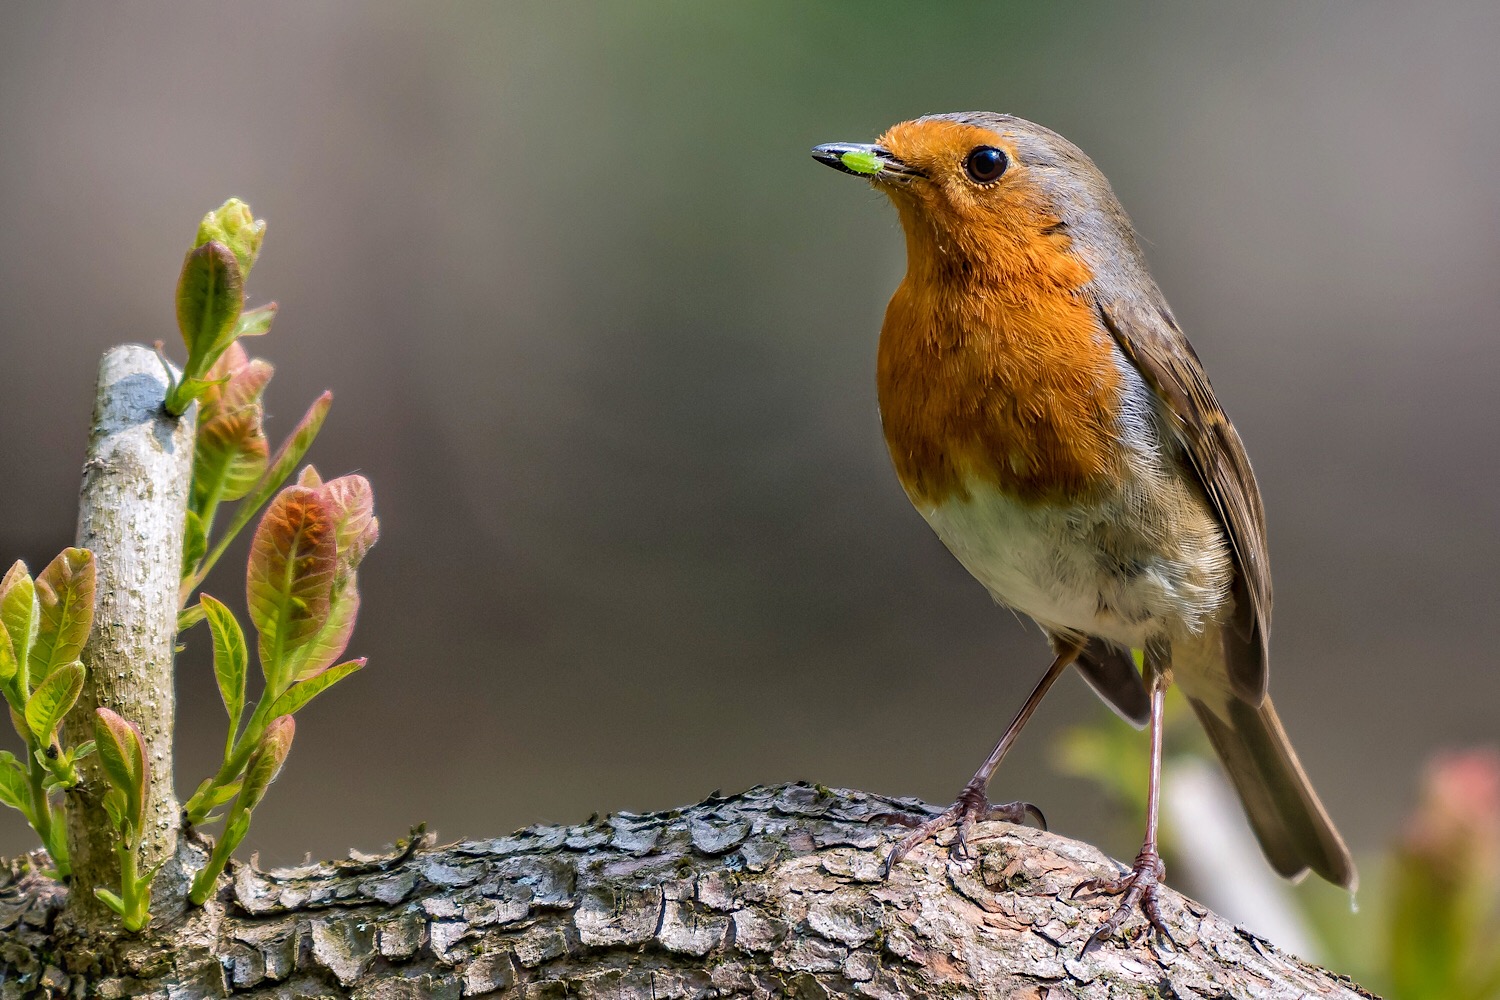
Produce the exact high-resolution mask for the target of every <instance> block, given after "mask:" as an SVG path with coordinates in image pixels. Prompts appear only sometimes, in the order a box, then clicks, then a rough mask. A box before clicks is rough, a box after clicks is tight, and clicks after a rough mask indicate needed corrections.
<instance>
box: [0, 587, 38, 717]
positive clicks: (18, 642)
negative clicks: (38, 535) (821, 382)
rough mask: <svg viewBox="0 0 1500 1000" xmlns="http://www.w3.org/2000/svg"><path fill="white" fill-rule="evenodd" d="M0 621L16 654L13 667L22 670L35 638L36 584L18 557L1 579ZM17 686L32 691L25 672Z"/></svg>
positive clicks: (26, 691) (28, 657)
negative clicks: (3, 624)
mask: <svg viewBox="0 0 1500 1000" xmlns="http://www.w3.org/2000/svg"><path fill="white" fill-rule="evenodd" d="M0 621H3V622H4V623H5V631H6V633H7V634H8V635H9V636H10V642H11V651H12V652H13V653H14V654H15V658H16V667H17V669H18V670H21V669H22V668H24V667H25V666H26V662H27V660H29V659H30V657H31V643H32V641H33V640H34V639H35V638H36V630H37V623H38V616H37V611H36V584H35V583H34V582H33V581H32V579H31V574H30V573H28V572H26V564H25V563H23V562H21V561H20V560H17V561H16V563H15V565H13V566H11V568H10V570H9V571H8V572H7V573H6V574H5V579H3V580H0ZM16 688H17V690H19V691H20V693H21V696H22V697H25V696H26V695H27V694H29V693H30V692H31V687H30V684H29V683H28V680H27V678H26V676H24V675H23V676H21V677H20V678H19V679H18V681H17V683H16Z"/></svg>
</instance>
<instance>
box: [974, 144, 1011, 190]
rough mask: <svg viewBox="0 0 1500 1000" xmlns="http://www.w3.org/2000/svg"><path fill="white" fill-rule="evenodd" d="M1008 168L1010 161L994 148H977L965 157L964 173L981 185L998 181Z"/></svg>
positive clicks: (1001, 151) (1003, 153)
mask: <svg viewBox="0 0 1500 1000" xmlns="http://www.w3.org/2000/svg"><path fill="white" fill-rule="evenodd" d="M1008 166H1010V159H1009V158H1008V157H1007V156H1006V155H1005V152H1004V151H1003V150H999V149H996V148H995V147H994V146H975V147H974V148H973V149H971V150H970V151H969V155H968V156H966V157H964V171H965V172H966V173H967V174H968V175H969V177H970V178H971V179H973V180H975V181H977V182H978V183H980V184H988V183H989V182H990V181H998V180H999V179H1000V175H1001V174H1003V173H1005V168H1006V167H1008Z"/></svg>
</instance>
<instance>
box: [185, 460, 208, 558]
mask: <svg viewBox="0 0 1500 1000" xmlns="http://www.w3.org/2000/svg"><path fill="white" fill-rule="evenodd" d="M194 485H195V486H196V482H195V483H194ZM207 551H208V533H207V532H205V531H204V530H203V518H201V517H199V516H198V512H197V511H196V510H189V511H188V512H187V518H186V520H185V521H184V522H183V525H182V575H183V577H184V578H186V577H189V576H191V575H192V573H193V570H195V569H197V568H198V561H199V560H200V559H202V558H203V555H204V553H206V552H207Z"/></svg>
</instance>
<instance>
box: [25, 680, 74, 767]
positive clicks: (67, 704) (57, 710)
mask: <svg viewBox="0 0 1500 1000" xmlns="http://www.w3.org/2000/svg"><path fill="white" fill-rule="evenodd" d="M82 693H83V664H82V663H78V662H76V661H75V662H73V663H69V664H67V665H66V666H63V667H58V668H57V669H56V670H54V671H52V673H51V674H49V675H48V676H47V679H46V680H44V681H42V683H40V684H38V685H37V688H36V690H35V691H33V692H32V694H31V698H30V699H28V700H27V702H26V725H27V727H28V728H29V729H30V730H31V735H32V736H34V737H36V741H37V744H38V745H39V746H41V747H43V748H45V747H48V746H51V745H52V744H53V743H54V742H56V737H57V727H58V725H59V724H60V723H61V722H62V720H63V716H65V715H67V714H68V712H69V710H70V709H72V707H73V705H74V703H75V702H77V701H78V696H79V695H80V694H82Z"/></svg>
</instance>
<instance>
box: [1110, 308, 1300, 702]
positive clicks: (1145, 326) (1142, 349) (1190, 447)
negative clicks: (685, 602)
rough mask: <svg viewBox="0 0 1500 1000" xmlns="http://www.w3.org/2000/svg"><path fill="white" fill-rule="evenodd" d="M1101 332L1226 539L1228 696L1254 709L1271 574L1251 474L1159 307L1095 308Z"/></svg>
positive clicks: (1182, 339)
mask: <svg viewBox="0 0 1500 1000" xmlns="http://www.w3.org/2000/svg"><path fill="white" fill-rule="evenodd" d="M1097 304H1098V308H1099V314H1100V317H1101V318H1102V320H1103V322H1104V325H1105V327H1106V328H1107V329H1108V330H1109V332H1110V334H1111V335H1112V336H1113V337H1114V339H1115V342H1116V343H1118V344H1119V345H1120V349H1121V350H1122V351H1124V353H1125V356H1126V357H1127V358H1129V359H1130V361H1131V363H1132V364H1134V365H1135V366H1136V368H1137V369H1139V370H1140V372H1141V375H1142V376H1143V377H1144V378H1145V379H1146V382H1147V383H1148V384H1149V385H1150V386H1151V387H1152V389H1154V390H1155V391H1156V394H1157V396H1158V397H1159V398H1160V399H1161V400H1162V402H1163V403H1164V404H1165V406H1166V409H1167V412H1168V413H1169V414H1170V416H1171V421H1172V429H1173V432H1174V433H1175V434H1176V436H1177V438H1178V440H1179V441H1180V442H1181V443H1182V445H1183V448H1184V450H1185V451H1186V453H1187V457H1188V461H1189V463H1190V464H1191V466H1192V469H1193V471H1194V472H1195V473H1196V474H1197V476H1198V480H1199V482H1200V483H1201V484H1202V486H1203V490H1204V493H1206V494H1207V496H1208V499H1209V502H1210V503H1211V504H1212V505H1213V508H1214V511H1215V513H1216V514H1217V515H1218V518H1219V522H1220V524H1221V525H1222V526H1223V528H1224V532H1225V534H1226V535H1227V536H1228V538H1229V545H1230V551H1231V554H1232V555H1233V557H1234V566H1235V580H1234V585H1233V594H1234V600H1235V608H1234V617H1233V619H1232V620H1231V622H1230V626H1231V627H1230V628H1228V629H1225V630H1223V634H1224V653H1225V664H1226V667H1227V669H1228V672H1229V681H1230V686H1231V689H1232V690H1233V691H1234V693H1235V695H1237V696H1238V697H1239V698H1240V699H1242V700H1243V701H1246V702H1248V703H1249V704H1251V705H1259V704H1260V703H1261V702H1262V701H1264V700H1265V697H1266V680H1267V663H1268V659H1267V643H1268V641H1269V639H1270V634H1271V570H1270V564H1269V561H1268V559H1267V550H1266V515H1265V510H1264V508H1263V507H1262V505H1261V499H1260V489H1259V488H1258V487H1257V486H1256V485H1255V473H1254V472H1253V471H1251V468H1250V459H1249V457H1248V456H1247V455H1246V454H1245V446H1244V445H1243V444H1242V443H1241V442H1240V436H1239V434H1238V433H1237V432H1236V431H1235V429H1234V425H1233V424H1231V423H1230V422H1229V418H1228V417H1227V416H1225V415H1224V411H1223V409H1221V408H1220V406H1219V402H1218V400H1217V399H1216V398H1215V397H1214V390H1213V387H1212V386H1211V385H1209V382H1208V375H1207V374H1205V372H1204V371H1203V364H1202V362H1200V361H1199V360H1198V355H1197V353H1196V352H1194V350H1193V347H1192V345H1191V344H1190V343H1188V339H1187V337H1186V336H1185V335H1184V334H1183V332H1182V330H1181V329H1180V328H1179V327H1178V326H1177V321H1176V320H1175V319H1173V318H1172V314H1171V312H1170V311H1169V310H1167V309H1166V307H1165V306H1164V305H1146V304H1139V303H1130V302H1121V301H1099V302H1098V303H1097Z"/></svg>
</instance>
